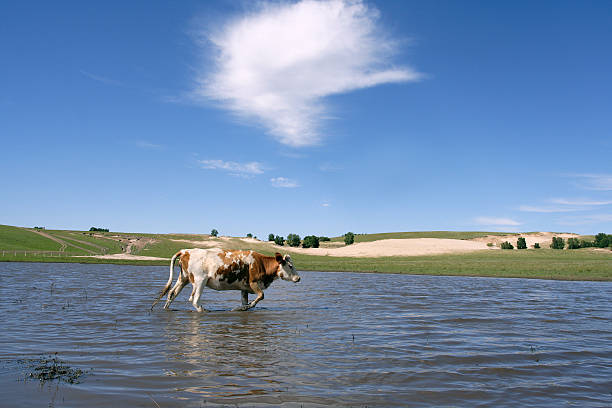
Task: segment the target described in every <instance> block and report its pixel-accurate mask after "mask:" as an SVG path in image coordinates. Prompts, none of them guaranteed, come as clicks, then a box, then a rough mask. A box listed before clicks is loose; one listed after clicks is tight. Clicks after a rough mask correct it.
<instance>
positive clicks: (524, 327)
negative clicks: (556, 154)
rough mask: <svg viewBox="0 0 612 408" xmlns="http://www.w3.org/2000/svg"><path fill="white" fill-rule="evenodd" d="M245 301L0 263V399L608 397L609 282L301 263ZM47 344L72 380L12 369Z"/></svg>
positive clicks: (418, 401)
mask: <svg viewBox="0 0 612 408" xmlns="http://www.w3.org/2000/svg"><path fill="white" fill-rule="evenodd" d="M300 274H301V276H302V281H301V282H300V283H297V284H292V283H289V282H283V281H278V282H275V283H273V284H272V286H271V287H270V288H269V289H268V290H267V291H266V298H265V299H264V300H263V301H262V302H261V303H260V304H259V305H258V306H257V307H256V308H255V309H254V310H252V311H249V312H231V311H230V309H231V308H233V307H236V306H238V305H239V304H240V293H239V292H215V291H212V290H209V289H205V291H204V294H203V296H202V298H203V305H204V307H205V308H207V309H208V310H209V311H210V312H208V313H203V314H198V313H195V312H193V309H192V307H191V305H190V304H189V303H188V302H187V297H188V296H189V293H190V288H191V287H190V286H188V287H187V288H185V290H184V291H183V293H181V296H179V298H178V299H176V300H175V301H174V303H173V307H174V308H175V309H174V310H172V311H166V310H163V309H162V308H161V305H158V308H156V309H155V310H154V311H153V312H150V311H149V306H150V304H151V302H152V300H153V298H154V294H155V293H156V292H157V291H159V290H160V289H161V287H162V286H163V284H164V283H165V281H166V280H167V278H168V268H167V267H141V266H118V265H79V264H26V263H0V314H1V316H2V321H1V323H0V340H1V344H2V347H0V389H1V390H2V398H1V399H0V406H7V407H13V406H15V407H18V406H53V407H75V406H88V407H109V406H115V407H156V406H157V405H159V406H160V407H164V408H166V407H200V406H232V407H233V406H249V407H250V406H266V405H268V406H287V407H300V406H304V407H312V406H314V407H316V406H330V405H331V406H353V407H364V406H417V407H418V406H464V407H474V406H496V407H499V406H509V407H510V406H512V407H513V406H535V407H537V406H542V407H553V406H554V407H557V406H577V407H589V406H593V407H601V406H611V405H612V324H611V319H612V306H611V305H612V283H601V282H559V281H542V280H522V279H490V278H464V277H433V276H431V277H430V276H411V275H384V274H356V273H321V272H301V273H300ZM55 352H57V353H58V357H59V358H60V359H61V360H63V361H65V362H66V363H68V364H69V365H70V366H72V367H74V368H81V369H83V370H89V371H90V373H89V374H88V375H87V376H86V377H84V378H83V379H82V383H80V384H75V385H69V384H64V383H59V384H58V383H57V382H52V383H46V384H43V385H41V384H40V383H39V382H38V381H32V380H28V381H23V376H24V372H23V370H24V368H23V367H22V366H20V365H18V364H17V363H15V361H16V360H17V359H22V358H36V357H40V356H41V354H49V353H55Z"/></svg>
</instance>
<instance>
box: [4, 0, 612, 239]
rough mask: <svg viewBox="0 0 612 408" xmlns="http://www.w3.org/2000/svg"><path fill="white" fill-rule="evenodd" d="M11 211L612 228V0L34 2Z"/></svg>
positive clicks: (307, 230) (253, 223)
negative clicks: (510, 0)
mask: <svg viewBox="0 0 612 408" xmlns="http://www.w3.org/2000/svg"><path fill="white" fill-rule="evenodd" d="M0 18H1V19H2V24H0V49H1V50H2V63H1V64H0V74H1V75H0V138H1V146H2V160H1V161H0V171H1V172H2V177H1V180H2V181H1V183H2V191H3V194H2V200H0V223H3V224H10V225H20V226H34V225H44V226H46V227H47V228H65V229H88V228H89V227H90V226H100V227H107V228H110V229H111V230H115V231H133V232H191V233H207V232H209V231H210V230H211V229H212V228H216V229H218V230H219V231H220V232H221V233H222V234H228V235H245V234H246V233H249V232H250V233H253V234H255V235H258V236H259V237H265V236H267V234H268V233H270V232H273V233H276V234H280V235H285V236H286V235H287V234H288V233H292V232H293V233H298V234H300V235H307V234H318V235H328V236H335V235H340V234H343V233H345V232H347V231H353V232H359V233H365V232H388V231H417V230H496V231H498V230H499V231H571V232H579V233H597V232H601V231H605V232H608V233H610V232H612V159H611V158H612V137H611V136H612V134H611V131H612V75H611V73H612V53H611V52H610V43H611V42H612V3H610V2H607V1H584V2H575V1H572V2H563V1H554V2H553V1H550V2H544V1H542V2H531V1H525V2H521V1H516V2H488V1H482V2H479V1H469V2H457V1H428V2H423V1H401V2H400V1H398V2H391V1H389V2H387V1H367V2H359V1H352V2H348V1H340V0H338V1H332V2H314V1H305V2H258V3H254V2H230V1H217V2H213V1H207V2H194V1H181V2H128V3H127V4H126V3H125V2H112V1H109V2H105V3H104V4H102V3H97V4H96V3H92V2H69V1H66V2H59V3H56V2H13V3H7V4H3V5H2V13H1V17H0Z"/></svg>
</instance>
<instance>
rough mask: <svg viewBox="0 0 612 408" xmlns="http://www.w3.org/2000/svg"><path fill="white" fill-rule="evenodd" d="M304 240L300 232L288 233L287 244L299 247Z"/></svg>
mask: <svg viewBox="0 0 612 408" xmlns="http://www.w3.org/2000/svg"><path fill="white" fill-rule="evenodd" d="M301 242H302V240H301V239H300V236H299V235H298V234H289V235H287V245H289V246H291V247H299V246H300V243H301Z"/></svg>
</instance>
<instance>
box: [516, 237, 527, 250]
mask: <svg viewBox="0 0 612 408" xmlns="http://www.w3.org/2000/svg"><path fill="white" fill-rule="evenodd" d="M516 249H527V241H525V238H523V237H519V239H517V240H516Z"/></svg>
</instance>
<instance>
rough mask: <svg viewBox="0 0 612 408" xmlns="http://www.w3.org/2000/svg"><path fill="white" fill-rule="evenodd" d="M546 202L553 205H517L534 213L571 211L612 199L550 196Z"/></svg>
mask: <svg viewBox="0 0 612 408" xmlns="http://www.w3.org/2000/svg"><path fill="white" fill-rule="evenodd" d="M547 202H548V203H553V204H555V205H554V206H550V205H544V206H539V205H537V206H536V205H521V206H520V207H519V211H524V212H535V213H563V212H572V211H589V210H592V209H593V207H597V206H603V205H609V204H612V201H609V200H608V201H606V200H592V199H587V198H574V199H567V198H552V199H550V200H548V201H547Z"/></svg>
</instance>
